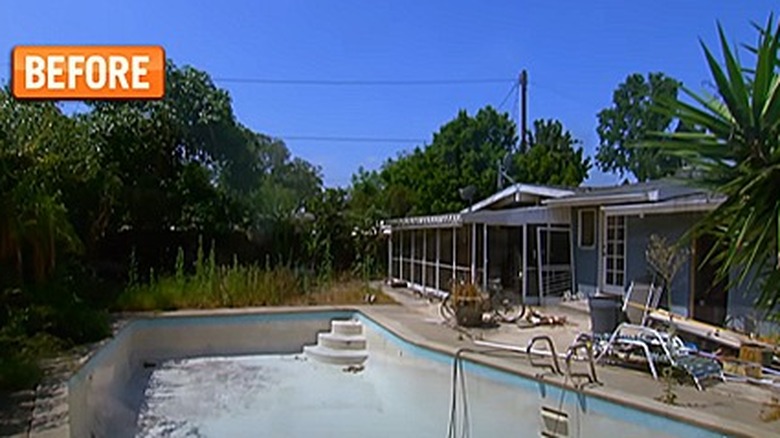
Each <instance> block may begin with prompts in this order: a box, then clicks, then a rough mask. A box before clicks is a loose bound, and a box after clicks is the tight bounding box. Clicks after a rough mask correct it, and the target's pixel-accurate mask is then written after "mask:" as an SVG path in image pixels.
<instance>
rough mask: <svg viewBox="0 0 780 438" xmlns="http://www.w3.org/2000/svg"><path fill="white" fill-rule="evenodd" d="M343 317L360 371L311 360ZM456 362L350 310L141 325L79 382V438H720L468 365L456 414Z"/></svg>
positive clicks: (75, 403) (75, 386) (75, 405)
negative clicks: (459, 434) (545, 434)
mask: <svg viewBox="0 0 780 438" xmlns="http://www.w3.org/2000/svg"><path fill="white" fill-rule="evenodd" d="M346 318H357V319H359V320H360V321H361V322H362V323H363V326H364V333H365V335H366V338H367V344H368V353H369V357H368V360H367V361H366V362H365V364H364V366H362V367H345V366H343V365H341V366H340V365H331V364H326V363H321V362H319V361H316V360H312V359H311V358H309V357H307V355H304V354H302V348H303V346H304V345H307V344H313V343H315V342H316V339H317V336H316V334H317V332H320V331H325V330H327V329H328V328H329V325H330V322H331V320H333V319H346ZM452 361H453V359H452V357H451V356H449V355H446V354H443V353H439V352H436V351H433V350H429V349H427V348H423V347H420V346H417V345H413V344H410V343H408V342H406V341H405V340H403V339H401V338H399V337H398V336H396V335H395V334H393V333H391V332H389V331H388V330H387V329H385V328H384V327H382V326H381V325H379V324H377V323H376V322H374V321H373V320H372V319H370V318H368V317H366V316H365V315H363V314H360V313H355V312H307V313H273V314H253V315H236V316H224V315H221V316H212V317H209V316H198V317H175V318H152V319H144V320H138V321H134V322H132V323H130V324H129V325H128V326H127V327H125V329H124V330H122V331H121V332H120V333H119V334H118V336H117V337H116V338H115V339H114V340H113V341H112V342H111V343H109V344H108V345H107V346H106V347H104V349H103V350H101V351H100V352H99V353H98V354H97V355H95V357H93V358H92V359H91V360H90V362H89V363H88V364H86V365H85V366H84V367H83V368H82V369H81V370H80V371H79V373H77V374H76V376H74V378H73V379H72V380H71V382H70V397H71V400H70V417H71V420H70V421H71V435H72V436H90V434H92V435H94V436H139V437H141V436H144V437H145V436H169V437H195V436H197V437H201V436H202V437H223V436H231V437H241V436H246V437H256V436H284V437H310V436H334V437H335V436H339V437H344V436H395V435H397V436H414V437H418V436H419V437H428V436H430V437H446V436H447V435H448V432H449V429H448V426H449V425H450V422H451V420H452V419H453V418H454V419H455V420H456V421H455V423H456V425H457V427H458V428H459V429H460V428H464V427H465V428H467V430H468V431H470V433H471V436H474V437H480V436H491V435H496V434H501V435H506V436H528V437H531V436H534V437H538V436H540V433H541V432H542V430H543V428H544V426H545V423H544V422H543V421H542V417H541V411H542V407H543V406H544V407H545V408H551V409H552V410H554V411H555V412H561V413H563V415H565V416H566V421H565V423H566V425H565V426H562V427H561V429H560V430H558V431H556V432H559V433H561V432H564V431H565V432H567V434H566V435H563V434H562V433H561V435H560V436H597V435H607V434H613V435H614V434H617V436H632V437H642V436H653V437H662V436H686V437H688V436H720V435H718V434H716V433H714V432H712V431H708V430H705V429H701V428H697V427H694V426H692V425H690V424H687V423H683V422H679V421H674V420H671V419H668V418H664V417H661V416H655V415H651V414H649V413H646V412H643V411H639V410H634V409H630V408H627V407H624V406H621V405H618V404H614V403H611V402H608V401H605V400H602V399H600V398H596V397H592V396H587V395H583V394H576V393H574V392H570V391H567V390H562V389H560V388H558V387H557V386H554V385H549V384H545V383H541V382H539V381H536V380H533V379H528V378H524V377H521V376H517V375H515V374H511V373H507V372H504V371H500V370H497V369H494V368H491V367H488V366H486V365H480V364H477V363H474V362H468V361H467V362H466V363H465V370H466V379H465V398H463V396H459V398H458V404H457V406H456V412H455V415H454V417H453V416H452V411H451V407H452V405H451V401H452V398H451V395H452V388H453V382H452ZM464 402H465V403H467V405H468V424H464V420H465V419H466V418H465V417H464V413H465V412H464V411H463V406H464V404H465V403H464ZM564 427H565V429H564Z"/></svg>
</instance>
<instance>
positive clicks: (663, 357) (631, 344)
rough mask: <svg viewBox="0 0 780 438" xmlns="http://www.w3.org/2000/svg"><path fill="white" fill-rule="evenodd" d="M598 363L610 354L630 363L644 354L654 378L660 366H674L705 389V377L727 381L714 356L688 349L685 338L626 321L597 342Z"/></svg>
mask: <svg viewBox="0 0 780 438" xmlns="http://www.w3.org/2000/svg"><path fill="white" fill-rule="evenodd" d="M596 346H597V348H598V351H599V353H598V355H597V357H596V362H597V363H598V362H601V361H603V360H604V359H605V358H607V357H612V358H615V357H616V358H620V359H622V361H623V362H625V363H629V362H631V357H632V356H634V355H636V354H637V353H641V356H642V358H643V359H644V360H645V361H646V362H647V366H648V368H649V370H650V374H652V376H653V378H654V379H656V380H657V379H658V371H657V369H658V366H660V365H664V366H671V367H673V368H675V369H678V370H680V371H682V372H683V373H685V375H686V376H688V377H690V378H691V380H692V381H693V383H694V385H696V388H697V389H699V390H702V389H703V386H702V383H703V382H704V381H705V380H709V379H717V380H720V381H723V380H724V376H723V368H722V367H721V365H720V363H719V362H718V361H716V360H715V359H712V358H709V357H704V356H699V355H697V354H695V352H693V351H692V350H691V349H689V348H687V347H686V346H685V344H684V343H683V341H682V340H681V339H680V338H679V337H677V336H672V335H669V334H668V333H663V332H659V331H657V330H653V329H651V328H648V327H644V326H641V325H637V324H631V323H623V324H620V325H619V326H618V328H617V329H616V330H615V331H614V332H613V333H612V335H611V336H610V337H609V339H608V340H607V341H606V342H601V343H596Z"/></svg>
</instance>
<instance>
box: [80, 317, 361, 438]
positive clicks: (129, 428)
mask: <svg viewBox="0 0 780 438" xmlns="http://www.w3.org/2000/svg"><path fill="white" fill-rule="evenodd" d="M353 314H354V312H348V311H345V312H341V311H335V312H334V311H327V312H306V313H294V312H293V313H263V314H241V315H219V316H175V317H161V318H149V319H139V320H135V321H133V322H130V323H129V324H128V325H127V326H125V327H124V328H123V329H122V330H121V331H120V332H119V333H118V334H117V336H116V337H115V338H114V339H113V340H111V341H110V342H109V343H108V344H107V345H105V346H104V347H103V348H101V349H100V350H99V351H98V352H97V353H96V354H95V355H94V356H93V357H92V358H91V359H90V360H89V361H88V362H87V363H86V364H85V365H84V366H83V367H82V368H81V370H79V372H78V373H76V374H75V375H74V376H73V377H72V378H71V379H70V381H69V382H68V398H69V400H68V403H69V424H70V436H72V437H107V436H111V437H117V436H133V434H134V431H135V420H136V415H137V412H138V408H139V406H140V404H141V402H142V401H143V388H144V384H145V380H146V378H148V375H149V370H150V369H149V366H150V365H151V364H154V363H157V362H160V361H164V360H170V359H182V358H188V357H202V356H215V355H219V356H230V355H239V354H291V353H296V352H300V351H301V346H302V345H305V344H312V343H314V342H315V341H316V336H317V332H318V331H323V330H327V329H328V328H329V326H330V320H331V319H333V318H349V317H350V316H352V315H353Z"/></svg>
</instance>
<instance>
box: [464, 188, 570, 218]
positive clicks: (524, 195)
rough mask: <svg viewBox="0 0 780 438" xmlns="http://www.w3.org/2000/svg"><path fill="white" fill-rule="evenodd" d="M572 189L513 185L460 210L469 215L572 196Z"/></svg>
mask: <svg viewBox="0 0 780 438" xmlns="http://www.w3.org/2000/svg"><path fill="white" fill-rule="evenodd" d="M574 193H575V192H574V190H572V189H562V188H557V187H550V186H540V185H534V184H513V185H511V186H509V187H507V188H505V189H503V190H500V191H498V192H496V193H494V194H492V195H490V196H488V197H487V198H485V199H483V200H481V201H479V202H477V203H476V204H473V205H470V206H469V207H466V208H464V209H463V210H461V211H460V212H461V213H470V212H475V211H479V210H483V209H487V208H490V207H500V206H505V205H509V204H516V203H521V202H525V203H535V202H533V201H536V200H538V199H540V198H560V197H563V196H570V195H573V194H574Z"/></svg>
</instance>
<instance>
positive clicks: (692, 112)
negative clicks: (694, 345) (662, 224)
mask: <svg viewBox="0 0 780 438" xmlns="http://www.w3.org/2000/svg"><path fill="white" fill-rule="evenodd" d="M718 31H719V35H720V43H721V51H722V55H723V66H721V64H719V62H718V60H717V59H716V58H715V56H713V54H712V53H711V52H710V50H709V48H707V46H705V45H704V44H702V47H703V49H704V53H705V55H706V58H707V63H708V65H709V69H710V71H711V73H712V77H713V79H714V81H715V85H716V86H717V94H716V95H715V96H707V95H705V96H702V95H699V94H696V93H693V92H692V91H690V90H687V89H683V90H684V91H685V94H686V95H687V96H689V97H690V98H691V99H692V100H693V102H694V103H692V104H690V103H686V102H683V101H681V100H677V99H667V100H661V101H659V102H658V104H659V111H660V112H661V113H662V114H663V115H664V116H665V117H667V118H672V117H676V118H679V119H680V120H681V121H683V122H685V123H687V124H689V125H691V126H696V127H698V128H699V129H700V132H693V133H656V134H655V135H654V136H653V139H652V140H651V141H648V142H647V143H646V144H645V146H646V147H657V148H660V150H661V151H663V152H664V153H665V154H667V155H669V156H671V157H673V158H682V159H685V160H686V161H687V162H689V163H691V165H692V166H693V172H691V174H692V177H693V178H694V179H693V180H692V182H693V183H695V184H699V185H701V186H703V187H706V188H709V189H711V190H712V191H714V192H716V193H720V194H722V195H724V196H725V197H726V200H725V202H723V203H722V204H720V205H719V206H718V207H717V208H716V209H715V210H714V211H713V212H711V213H710V214H709V215H708V216H707V217H706V219H705V220H704V221H702V222H701V223H700V224H699V226H698V227H697V229H695V230H694V233H695V234H698V233H711V234H713V235H715V236H716V237H717V241H718V245H715V248H720V249H721V250H720V251H718V252H713V253H711V254H709V257H712V258H714V259H715V260H720V261H722V262H723V264H722V269H721V270H720V272H719V274H720V279H721V280H726V279H729V275H730V272H731V271H737V272H739V275H738V278H737V279H736V280H735V281H736V282H742V281H745V280H747V279H748V278H749V277H752V280H751V281H749V282H748V284H749V285H752V284H755V283H754V282H755V281H758V282H759V283H760V284H761V286H762V287H761V294H760V298H759V300H758V302H757V304H759V305H760V306H763V307H765V308H768V309H775V312H776V309H777V305H778V302H779V301H780V194H779V192H778V190H777V188H778V187H780V74H779V73H778V72H780V60H778V48H779V47H780V26H777V27H775V26H774V25H773V20H772V18H771V17H770V19H769V20H768V23H767V25H766V27H765V28H763V29H759V31H760V32H759V40H758V45H757V46H756V47H755V48H753V49H752V50H750V53H752V54H753V56H754V57H755V66H751V67H750V68H746V67H745V66H743V65H741V64H740V62H739V61H738V60H737V57H736V56H735V53H734V52H733V51H732V50H731V48H730V47H729V42H728V39H727V38H726V36H725V34H724V32H723V29H722V28H721V27H720V26H718Z"/></svg>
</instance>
